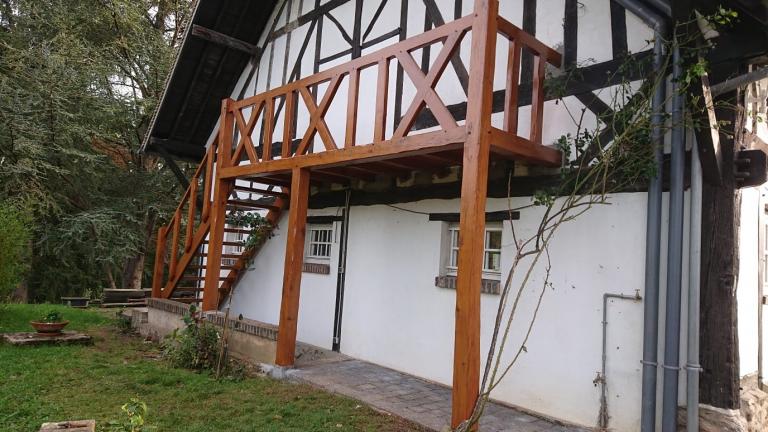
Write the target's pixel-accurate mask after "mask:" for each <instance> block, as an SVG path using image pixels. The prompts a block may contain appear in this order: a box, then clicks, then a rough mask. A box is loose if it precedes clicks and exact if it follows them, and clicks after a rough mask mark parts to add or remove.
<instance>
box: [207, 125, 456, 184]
mask: <svg viewBox="0 0 768 432" xmlns="http://www.w3.org/2000/svg"><path fill="white" fill-rule="evenodd" d="M466 138H467V133H466V130H465V129H464V128H463V127H456V128H453V129H451V130H445V131H437V132H429V133H423V134H419V135H412V136H406V137H403V138H398V139H392V140H389V141H382V142H380V143H377V144H369V145H360V146H355V147H350V148H344V149H340V150H331V151H324V152H320V153H312V154H307V155H304V156H296V157H292V158H287V159H278V160H272V161H266V162H260V163H255V164H249V165H240V166H234V167H229V168H223V169H222V170H221V178H224V179H231V178H237V177H252V178H256V177H259V176H263V175H267V174H286V173H289V172H291V170H293V169H294V168H321V167H324V168H330V167H338V166H349V165H354V164H356V163H360V162H364V161H365V162H371V161H382V160H388V159H395V158H399V157H404V156H414V155H420V154H429V153H435V152H439V151H443V150H455V149H460V148H461V146H462V144H463V143H464V141H465V140H466ZM254 181H260V180H254Z"/></svg>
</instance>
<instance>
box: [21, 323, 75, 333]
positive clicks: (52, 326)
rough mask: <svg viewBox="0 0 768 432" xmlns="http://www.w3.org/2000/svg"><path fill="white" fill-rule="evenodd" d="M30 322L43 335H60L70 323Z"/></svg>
mask: <svg viewBox="0 0 768 432" xmlns="http://www.w3.org/2000/svg"><path fill="white" fill-rule="evenodd" d="M29 323H30V324H31V325H32V327H34V328H35V330H37V332H38V333H39V334H41V335H43V336H59V335H60V334H61V331H62V330H63V329H64V327H66V326H67V324H69V321H62V322H55V323H45V322H37V321H30V322H29Z"/></svg>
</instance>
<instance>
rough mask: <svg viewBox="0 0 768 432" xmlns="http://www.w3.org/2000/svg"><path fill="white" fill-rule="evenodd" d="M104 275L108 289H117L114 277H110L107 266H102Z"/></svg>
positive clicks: (110, 270) (110, 271) (109, 270)
mask: <svg viewBox="0 0 768 432" xmlns="http://www.w3.org/2000/svg"><path fill="white" fill-rule="evenodd" d="M104 274H105V275H106V276H107V283H109V289H117V284H115V277H114V276H112V269H110V268H109V264H106V263H105V264H104Z"/></svg>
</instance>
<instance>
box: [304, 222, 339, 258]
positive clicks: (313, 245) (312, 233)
mask: <svg viewBox="0 0 768 432" xmlns="http://www.w3.org/2000/svg"><path fill="white" fill-rule="evenodd" d="M332 245H333V226H331V225H310V226H309V228H308V229H307V251H306V255H307V258H311V259H319V260H328V259H330V258H331V246H332Z"/></svg>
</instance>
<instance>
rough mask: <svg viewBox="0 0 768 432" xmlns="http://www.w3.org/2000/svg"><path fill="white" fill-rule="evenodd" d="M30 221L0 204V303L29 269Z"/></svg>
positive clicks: (11, 208) (12, 207) (9, 207)
mask: <svg viewBox="0 0 768 432" xmlns="http://www.w3.org/2000/svg"><path fill="white" fill-rule="evenodd" d="M29 226H30V221H29V218H28V217H27V216H25V215H24V213H22V212H21V211H20V210H19V209H17V208H16V207H14V206H12V205H10V204H8V203H0V302H2V301H3V300H5V299H6V298H7V297H8V296H10V294H11V293H12V292H13V290H14V289H15V288H16V287H17V286H18V285H19V283H20V282H21V281H22V280H23V278H24V275H25V273H26V272H27V270H28V268H29V241H30V239H31V238H32V235H31V232H30V230H29Z"/></svg>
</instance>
